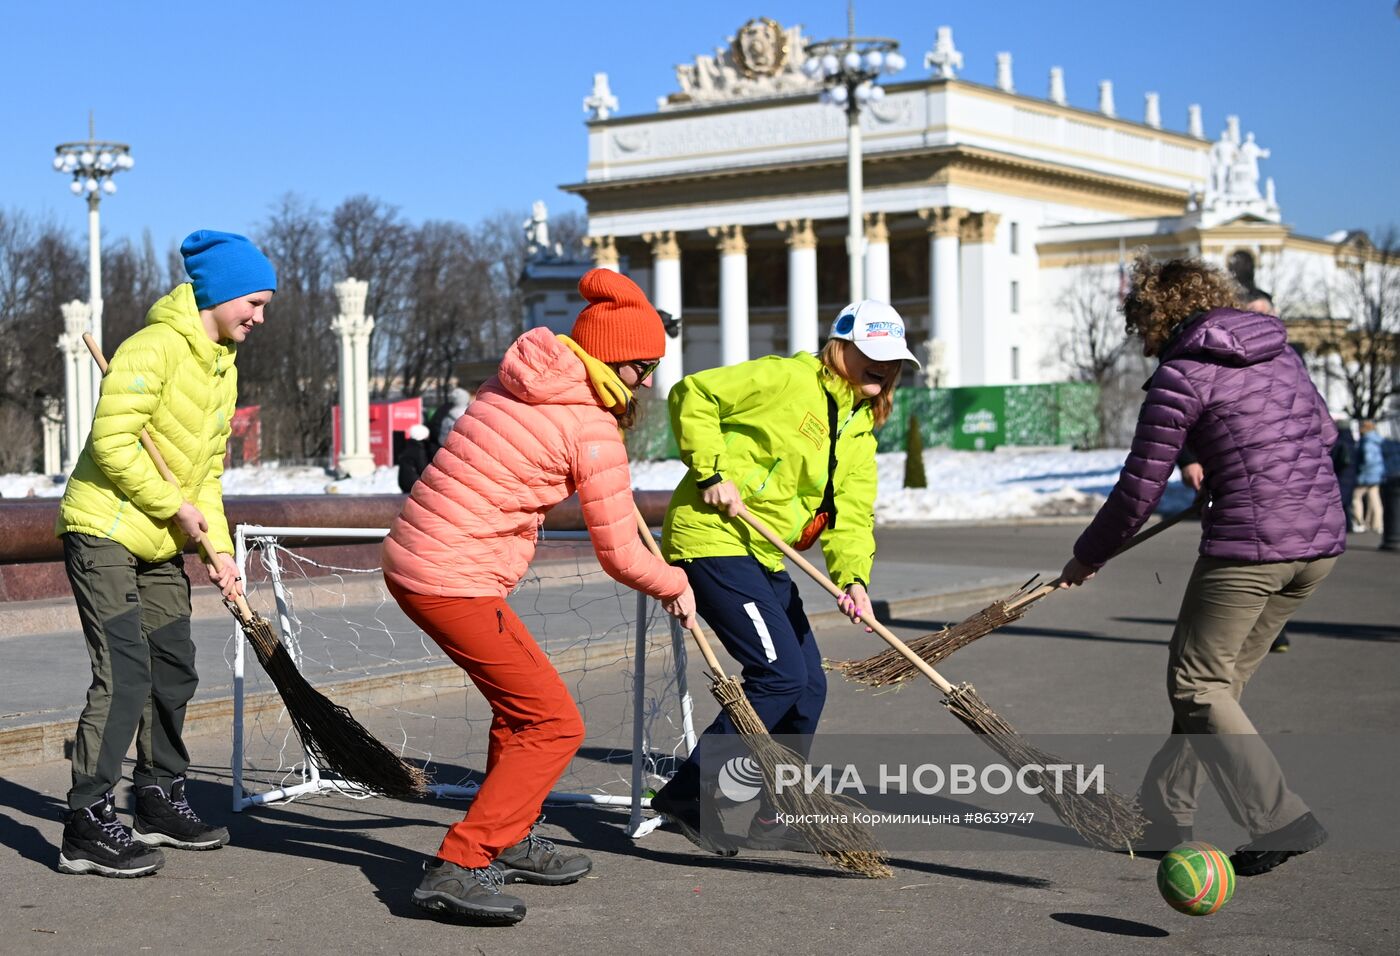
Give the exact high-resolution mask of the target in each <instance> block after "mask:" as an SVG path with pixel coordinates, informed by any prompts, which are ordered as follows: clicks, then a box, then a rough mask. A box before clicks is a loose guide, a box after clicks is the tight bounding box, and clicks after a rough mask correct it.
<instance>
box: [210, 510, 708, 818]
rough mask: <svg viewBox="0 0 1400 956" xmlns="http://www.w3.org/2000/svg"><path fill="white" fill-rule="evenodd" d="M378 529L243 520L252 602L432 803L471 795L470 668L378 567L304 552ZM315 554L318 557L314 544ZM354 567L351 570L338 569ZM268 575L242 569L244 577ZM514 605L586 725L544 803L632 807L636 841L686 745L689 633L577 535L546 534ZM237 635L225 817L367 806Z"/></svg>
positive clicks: (474, 776) (480, 748)
mask: <svg viewBox="0 0 1400 956" xmlns="http://www.w3.org/2000/svg"><path fill="white" fill-rule="evenodd" d="M387 533H388V532H387V530H386V529H382V528H295V527H263V526H259V525H239V526H238V527H237V528H236V530H235V548H236V558H237V561H238V567H239V571H240V573H242V574H243V579H244V580H245V581H249V580H250V578H253V579H256V580H257V582H260V583H253V584H251V585H250V586H249V587H248V595H247V596H248V602H249V604H250V605H252V607H253V608H254V609H255V610H257V611H258V612H259V613H261V614H262V615H263V616H264V617H266V618H267V619H268V620H270V621H271V622H272V623H273V625H274V628H275V630H276V631H277V632H278V635H279V636H280V637H281V639H282V642H283V643H284V644H285V645H286V646H287V650H288V651H289V653H290V654H291V656H292V658H293V660H295V661H296V663H297V667H298V668H299V669H300V670H301V671H302V673H303V674H304V675H305V676H306V677H307V678H308V679H309V680H310V681H311V682H312V683H313V684H315V685H316V686H317V688H318V689H319V690H320V691H321V692H322V693H324V694H326V696H328V697H330V698H331V699H332V700H333V701H335V702H336V703H339V704H342V705H344V706H346V707H348V708H349V709H350V710H351V711H352V712H353V713H354V714H355V716H356V719H358V720H359V721H360V722H361V723H362V724H364V725H365V726H366V727H367V728H368V729H369V730H370V731H371V732H372V733H374V734H375V735H376V736H377V737H379V739H380V740H382V741H383V742H384V743H385V744H386V745H388V746H389V747H390V748H391V749H394V750H395V751H397V752H398V753H399V754H400V755H401V756H403V757H405V758H406V759H409V760H412V761H415V762H421V763H422V765H423V766H424V769H425V770H426V771H427V772H428V774H429V775H430V776H431V777H432V778H433V780H434V783H433V786H432V792H433V793H434V794H435V795H436V796H437V797H440V798H470V797H472V796H473V795H474V794H475V793H476V790H477V787H478V786H479V782H480V780H481V778H482V775H483V774H484V772H485V767H486V753H487V746H488V741H489V733H490V724H491V709H490V707H489V705H488V704H487V702H486V700H485V699H484V698H483V697H482V696H481V694H480V693H478V692H477V690H476V688H475V687H474V686H472V684H471V681H470V680H469V679H468V678H467V676H466V673H465V672H464V671H462V670H461V669H460V668H458V667H457V666H456V665H455V664H453V663H452V662H451V661H449V660H448V659H447V657H446V655H445V654H443V652H442V651H441V650H440V649H439V648H438V646H437V645H436V644H435V643H434V642H433V641H432V639H431V638H429V637H427V636H426V635H425V634H423V632H422V631H421V630H419V629H418V627H417V626H416V625H415V624H414V623H413V622H412V621H411V620H409V619H408V617H407V616H406V615H404V614H403V612H402V611H401V610H400V609H399V607H398V604H397V603H396V602H395V601H394V599H393V598H392V597H391V596H390V595H389V593H388V590H387V589H386V588H385V586H384V579H383V576H382V574H381V573H380V569H379V568H378V567H342V566H338V565H335V564H331V563H327V559H325V558H318V557H317V556H316V552H315V550H314V549H312V548H310V547H309V545H311V544H312V543H316V542H319V543H322V544H326V543H330V542H329V541H328V539H334V540H335V541H336V542H351V541H379V540H382V539H383V537H384V536H385V535H386V534H387ZM321 553H324V549H322V550H321ZM346 563H347V564H349V563H356V562H346ZM250 568H251V569H254V570H257V569H259V568H261V569H263V570H264V571H265V572H266V573H265V574H264V573H258V574H253V575H250V574H248V573H247V571H248V570H249V569H250ZM509 600H510V605H511V607H512V608H513V609H514V610H515V612H516V613H517V614H519V615H520V618H521V619H522V620H523V621H524V623H525V624H526V626H527V627H529V629H530V632H531V633H532V634H533V635H534V637H535V639H536V640H537V642H538V643H539V645H540V647H541V648H542V649H543V650H544V651H545V653H546V654H547V655H548V656H549V658H550V660H551V662H552V663H553V664H554V665H555V667H556V668H557V669H558V670H559V673H560V675H561V676H562V677H563V679H564V681H565V683H566V684H567V685H568V686H569V688H570V690H571V691H572V692H573V694H574V698H575V700H577V701H578V703H579V709H580V711H581V712H582V713H583V718H584V723H585V725H586V727H587V735H586V737H585V740H584V743H583V746H582V748H581V749H580V751H579V754H578V756H577V757H575V758H574V760H573V762H572V763H571V764H570V766H569V769H568V770H567V771H566V773H565V774H564V776H563V778H562V779H561V780H560V782H559V788H560V789H559V790H557V791H556V792H554V793H551V794H550V796H549V800H548V802H551V803H588V804H597V805H601V806H612V807H618V808H626V809H627V810H628V811H629V814H630V816H629V827H628V829H629V832H630V833H631V834H632V835H633V836H641V835H642V834H644V833H646V832H648V831H649V830H650V829H651V828H652V827H653V826H654V825H655V823H656V820H655V819H653V820H647V821H643V819H642V809H643V808H644V807H646V806H647V804H648V801H647V791H648V790H650V789H655V788H656V787H657V786H659V784H661V783H663V782H664V781H665V780H666V779H668V778H669V777H670V775H671V773H673V772H674V769H675V767H676V765H677V764H678V762H679V761H680V760H683V759H684V758H685V757H686V756H687V755H688V754H689V753H690V751H691V749H692V748H693V747H694V745H695V730H694V726H693V720H692V714H691V698H690V694H689V692H688V690H687V687H686V677H685V668H686V648H685V642H684V640H685V635H684V632H682V631H681V630H680V628H678V627H676V626H675V625H674V624H673V623H672V622H671V619H670V618H669V617H668V616H667V615H666V614H665V613H664V612H662V611H661V608H660V606H659V605H658V604H657V603H656V602H655V601H653V600H651V599H650V598H648V597H647V596H646V595H644V594H641V593H639V592H635V591H632V590H630V589H628V588H627V587H625V586H624V585H621V584H618V583H617V582H615V581H613V580H612V579H611V578H609V577H608V576H607V575H606V574H605V573H604V572H603V570H602V569H601V568H600V567H599V566H598V562H597V559H596V557H595V556H594V554H593V550H592V547H591V546H590V545H589V543H588V535H587V534H586V533H584V532H541V534H540V540H539V548H538V550H537V552H536V556H535V560H534V563H533V564H532V565H531V569H530V571H529V573H528V574H527V576H526V578H525V579H524V580H523V581H521V583H520V586H519V587H518V588H516V590H515V592H514V593H513V594H512V595H511V596H510V599H509ZM245 647H246V641H245V640H244V639H243V636H242V633H241V631H239V630H237V628H235V631H234V634H233V635H232V637H231V638H230V640H229V643H228V646H227V648H226V652H225V658H226V660H227V662H228V664H229V666H230V668H231V669H232V671H233V685H234V697H233V756H232V761H231V770H232V772H233V808H234V810H235V811H239V810H243V809H245V808H247V807H249V806H254V805H258V804H267V803H274V802H278V801H284V800H292V799H295V798H297V797H303V796H307V795H311V794H321V793H340V794H344V795H347V796H353V797H367V796H373V794H369V793H366V792H365V791H363V790H362V789H360V788H359V787H356V786H355V785H353V784H350V783H347V782H345V781H343V780H336V779H333V778H331V777H330V776H328V775H326V774H323V773H322V771H321V768H320V767H318V766H317V765H316V761H315V760H314V759H313V758H312V757H310V756H309V755H308V754H307V753H306V752H305V750H304V749H303V748H302V745H301V741H300V738H298V736H297V733H296V730H295V729H294V728H293V726H292V723H291V721H290V719H289V718H288V716H287V714H286V711H285V709H284V708H283V707H282V702H281V699H280V698H279V697H278V696H277V692H276V689H275V687H274V686H273V684H272V682H271V680H270V679H269V678H268V677H267V675H266V674H264V673H263V672H262V669H261V668H260V667H259V666H258V665H257V663H256V659H254V663H253V664H252V665H251V666H248V665H247V663H246V662H247V657H246V654H245Z"/></svg>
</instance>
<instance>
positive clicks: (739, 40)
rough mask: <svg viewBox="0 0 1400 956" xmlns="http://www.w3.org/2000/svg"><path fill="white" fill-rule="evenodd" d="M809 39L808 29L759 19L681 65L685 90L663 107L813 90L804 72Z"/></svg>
mask: <svg viewBox="0 0 1400 956" xmlns="http://www.w3.org/2000/svg"><path fill="white" fill-rule="evenodd" d="M806 47H807V41H806V39H804V38H803V36H802V27H801V26H793V27H787V28H784V27H782V26H781V25H779V24H778V22H777V21H776V20H771V19H769V18H768V17H755V18H754V19H752V20H750V21H748V22H747V23H745V24H744V25H743V26H741V27H740V28H739V29H738V30H736V31H735V33H734V36H732V37H730V38H729V45H728V46H723V47H715V51H714V54H713V55H702V56H697V57H696V58H695V62H694V63H682V64H680V65H679V66H677V67H676V82H677V83H678V84H679V85H680V92H678V93H672V94H671V95H670V96H667V97H665V98H664V99H662V100H661V102H660V103H659V104H658V105H659V106H660V108H661V109H663V110H673V109H684V108H685V107H687V106H696V105H701V104H704V103H718V102H724V101H728V100H737V99H750V98H755V97H760V96H782V95H786V94H793V93H811V92H813V91H814V90H816V89H817V88H818V84H817V83H816V82H815V81H813V80H811V79H808V78H807V76H806V75H804V74H803V73H802V69H801V68H802V63H803V62H804V61H805V60H806V58H807V55H806V52H805V51H806Z"/></svg>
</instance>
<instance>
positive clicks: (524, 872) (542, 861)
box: [495, 816, 593, 886]
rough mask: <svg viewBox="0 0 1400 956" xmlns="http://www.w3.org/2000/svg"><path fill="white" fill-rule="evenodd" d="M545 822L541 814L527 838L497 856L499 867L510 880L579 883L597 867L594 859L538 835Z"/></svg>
mask: <svg viewBox="0 0 1400 956" xmlns="http://www.w3.org/2000/svg"><path fill="white" fill-rule="evenodd" d="M543 822H544V817H543V816H541V817H540V818H539V819H538V820H536V821H535V826H533V827H531V828H530V832H529V834H528V835H527V836H526V837H525V839H523V840H521V841H520V842H519V843H517V844H516V845H515V846H512V847H507V848H506V849H504V850H502V851H501V855H500V856H498V857H496V861H495V866H496V867H497V868H498V869H499V870H500V871H501V876H502V877H503V878H504V879H505V881H506V882H507V883H539V884H541V885H542V886H566V885H568V884H570V883H577V882H578V881H579V880H581V879H583V878H584V877H585V876H586V875H588V871H589V870H591V869H593V861H592V860H590V859H589V858H588V856H587V855H586V854H584V853H576V852H573V851H570V850H561V849H559V848H558V847H557V846H555V845H554V842H553V841H552V840H546V839H544V838H543V837H537V836H535V827H538V826H539V825H540V824H541V823H543Z"/></svg>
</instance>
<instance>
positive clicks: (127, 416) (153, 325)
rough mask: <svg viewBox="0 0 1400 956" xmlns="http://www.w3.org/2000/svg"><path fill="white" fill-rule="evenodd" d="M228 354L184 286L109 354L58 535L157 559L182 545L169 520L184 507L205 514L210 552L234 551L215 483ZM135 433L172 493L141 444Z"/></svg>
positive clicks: (224, 429) (220, 463)
mask: <svg viewBox="0 0 1400 956" xmlns="http://www.w3.org/2000/svg"><path fill="white" fill-rule="evenodd" d="M234 357H235V354H234V346H233V345H232V344H224V343H221V342H214V341H212V340H211V339H210V338H209V335H208V333H206V332H205V331H204V324H203V322H202V321H201V320H200V317H199V309H198V308H197V307H196V306H195V302H194V287H193V286H191V285H190V284H189V283H185V284H184V285H179V286H176V287H175V289H174V291H172V292H171V293H170V294H169V295H167V296H165V297H164V298H162V299H160V300H159V301H158V302H156V304H155V305H153V306H151V311H150V312H148V313H146V327H145V328H143V329H142V330H141V331H139V332H137V333H136V334H135V335H133V336H131V338H129V339H127V340H126V341H125V342H123V343H122V344H121V345H120V346H119V347H118V348H117V351H116V353H115V354H114V355H113V356H112V359H111V363H110V366H109V367H108V370H107V376H106V378H104V379H103V380H102V396H101V398H100V399H99V400H98V402H97V412H96V414H95V415H94V416H93V420H92V433H91V434H90V435H89V436H88V442H87V446H86V447H85V448H83V453H82V454H81V455H80V456H79V457H78V464H77V466H76V467H75V468H74V469H73V474H72V476H71V477H70V478H69V479H68V487H67V488H66V489H65V490H64V492H63V504H62V505H61V506H60V508H59V512H58V526H57V529H56V533H57V534H63V533H64V532H68V531H76V532H79V533H81V534H90V535H95V536H97V537H99V538H111V539H112V540H113V541H116V542H117V543H118V544H120V545H122V546H123V547H125V548H126V549H127V550H128V551H130V552H131V553H132V554H134V555H135V556H136V557H137V558H140V559H141V560H143V561H163V560H165V559H166V558H170V557H173V556H174V555H176V554H178V553H179V552H180V551H181V550H182V549H183V548H184V545H185V536H184V535H183V534H182V533H181V532H180V530H179V529H178V528H176V527H174V526H173V525H171V524H169V523H168V521H169V519H170V517H171V516H172V515H174V514H175V512H176V511H178V510H179V508H180V503H181V501H186V500H187V501H190V502H192V503H193V504H194V505H195V507H197V508H198V509H199V510H200V511H201V512H203V514H204V518H205V521H207V522H208V524H209V540H210V542H211V543H212V544H213V545H214V548H215V549H216V550H218V551H222V552H224V553H227V554H232V553H233V542H232V540H231V539H230V538H229V533H228V521H227V520H226V519H225V518H224V504H223V490H222V488H221V487H220V484H219V478H220V476H221V475H222V474H223V471H224V449H225V447H227V445H228V436H229V428H230V426H229V421H230V419H232V418H233V408H234V404H235V402H236V401H237V398H238V371H237V369H235V368H234V364H233V362H234ZM142 428H145V429H146V431H147V432H148V433H149V434H150V436H151V439H152V441H154V442H155V445H156V448H157V450H159V451H160V453H161V456H162V457H164V459H165V463H166V464H167V465H169V466H170V470H171V472H172V473H173V474H174V475H175V477H176V478H177V479H179V481H180V488H179V489H178V490H177V489H176V488H175V487H174V486H173V485H171V484H169V483H168V482H167V481H166V480H165V479H164V478H162V477H161V476H160V472H158V471H156V466H155V464H154V463H153V462H152V461H151V456H150V455H148V454H147V453H146V450H145V449H144V448H142V447H141V441H140V438H139V435H140V433H141V429H142Z"/></svg>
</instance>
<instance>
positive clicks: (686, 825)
mask: <svg viewBox="0 0 1400 956" xmlns="http://www.w3.org/2000/svg"><path fill="white" fill-rule="evenodd" d="M651 808H652V809H653V810H655V811H656V812H657V813H659V814H661V815H662V816H663V817H665V818H666V821H667V822H668V823H672V824H675V827H676V829H678V830H679V831H680V832H681V836H683V837H685V838H686V839H687V840H689V841H690V842H691V843H694V844H695V845H696V846H697V847H699V848H700V849H702V850H704V851H705V852H706V853H713V854H715V855H717V856H734V855H735V854H737V853H738V852H739V849H738V847H736V846H735V845H734V843H733V841H731V840H730V838H729V835H728V834H726V833H725V832H724V824H723V823H722V822H721V821H720V818H719V813H718V812H716V810H715V808H714V805H713V804H710V803H705V802H702V801H700V800H687V801H684V802H682V801H679V800H672V799H670V798H669V797H667V796H666V790H665V788H664V787H663V788H662V790H661V792H660V793H658V794H656V796H654V797H652V798H651Z"/></svg>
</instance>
